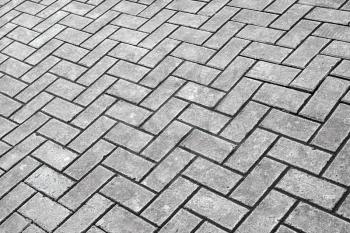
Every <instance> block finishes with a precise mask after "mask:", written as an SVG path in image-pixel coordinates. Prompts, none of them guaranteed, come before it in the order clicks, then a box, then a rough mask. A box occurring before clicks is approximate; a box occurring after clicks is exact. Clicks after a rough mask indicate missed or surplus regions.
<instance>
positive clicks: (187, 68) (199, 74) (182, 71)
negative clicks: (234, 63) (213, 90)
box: [173, 61, 220, 85]
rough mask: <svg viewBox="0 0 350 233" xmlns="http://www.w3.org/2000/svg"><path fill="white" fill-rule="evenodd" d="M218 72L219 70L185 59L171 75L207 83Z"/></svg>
mask: <svg viewBox="0 0 350 233" xmlns="http://www.w3.org/2000/svg"><path fill="white" fill-rule="evenodd" d="M219 73H220V71H219V70H216V69H212V68H209V67H206V66H202V65H198V64H196V63H193V62H187V61H185V62H184V63H182V65H181V66H180V67H179V68H177V69H176V71H175V72H174V73H173V75H175V76H178V77H180V78H183V79H186V80H189V81H193V82H197V83H200V84H203V85H208V84H209V83H211V82H212V81H213V79H214V78H215V77H216V76H217V75H218V74H219Z"/></svg>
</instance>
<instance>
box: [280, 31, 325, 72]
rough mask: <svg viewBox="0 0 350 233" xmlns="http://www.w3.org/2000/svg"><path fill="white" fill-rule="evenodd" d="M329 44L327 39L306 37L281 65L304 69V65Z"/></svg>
mask: <svg viewBox="0 0 350 233" xmlns="http://www.w3.org/2000/svg"><path fill="white" fill-rule="evenodd" d="M328 42H329V40H328V39H323V38H318V37H308V38H307V39H306V40H305V41H304V42H303V43H302V44H301V45H300V46H299V47H298V48H297V49H296V50H295V51H294V52H293V53H292V54H291V55H290V56H289V57H288V58H287V59H286V60H285V61H284V62H283V64H287V65H292V66H296V67H305V66H306V64H307V63H308V62H309V61H310V60H311V59H312V58H313V57H314V56H315V55H316V54H318V53H319V51H320V50H321V49H322V48H323V47H324V46H325V45H326V44H327V43H328Z"/></svg>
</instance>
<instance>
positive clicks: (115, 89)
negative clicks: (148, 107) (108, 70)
mask: <svg viewBox="0 0 350 233" xmlns="http://www.w3.org/2000/svg"><path fill="white" fill-rule="evenodd" d="M150 92H151V90H150V89H148V88H146V87H143V86H141V85H138V84H134V83H132V82H128V81H126V80H122V79H120V80H118V81H117V82H116V83H115V84H114V85H113V86H112V87H110V88H109V89H108V94H111V95H113V96H116V97H120V98H122V99H125V100H128V101H131V102H133V103H136V104H137V103H139V102H140V101H141V100H142V99H143V98H144V97H145V96H147V94H148V93H150Z"/></svg>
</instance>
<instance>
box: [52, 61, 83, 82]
mask: <svg viewBox="0 0 350 233" xmlns="http://www.w3.org/2000/svg"><path fill="white" fill-rule="evenodd" d="M85 71H86V68H84V67H82V66H80V65H77V64H75V63H72V62H68V61H64V60H62V61H60V62H59V63H58V64H56V65H55V66H54V67H53V68H51V69H50V72H52V73H54V74H57V75H59V76H62V77H64V78H67V79H69V80H72V81H75V80H76V79H78V78H79V77H80V76H81V75H82V74H83V73H84V72H85Z"/></svg>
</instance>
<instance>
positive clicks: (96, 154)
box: [64, 140, 114, 180]
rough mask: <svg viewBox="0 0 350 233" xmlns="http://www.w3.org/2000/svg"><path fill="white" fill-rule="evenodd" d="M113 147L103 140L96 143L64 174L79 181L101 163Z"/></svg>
mask: <svg viewBox="0 0 350 233" xmlns="http://www.w3.org/2000/svg"><path fill="white" fill-rule="evenodd" d="M113 149H114V146H113V145H112V144H110V143H108V142H106V141H104V140H100V141H98V142H97V143H96V144H94V145H93V146H92V147H91V148H90V149H88V150H87V151H86V152H84V153H83V154H82V155H81V156H80V157H79V158H77V159H76V160H75V161H74V163H73V164H71V165H70V166H69V167H68V168H67V169H65V171H64V172H65V173H66V174H67V175H69V176H70V177H73V178H74V179H76V180H80V179H81V178H82V177H83V176H84V175H85V174H87V173H88V172H89V171H91V170H92V169H93V168H94V167H95V165H97V164H98V163H99V162H100V161H102V160H103V159H104V158H105V157H106V156H107V155H108V154H109V153H110V152H111V151H112V150H113Z"/></svg>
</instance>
